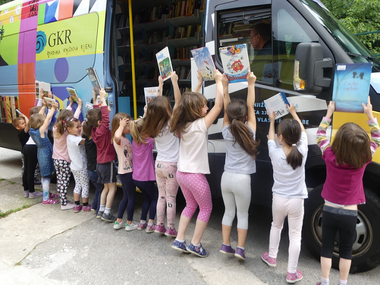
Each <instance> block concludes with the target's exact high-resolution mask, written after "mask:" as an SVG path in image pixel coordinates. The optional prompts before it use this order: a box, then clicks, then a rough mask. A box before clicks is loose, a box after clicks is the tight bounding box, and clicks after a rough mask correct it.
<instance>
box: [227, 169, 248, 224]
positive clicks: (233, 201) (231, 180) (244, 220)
mask: <svg viewBox="0 0 380 285" xmlns="http://www.w3.org/2000/svg"><path fill="white" fill-rule="evenodd" d="M221 189H222V197H223V201H224V207H225V212H224V216H223V220H222V224H223V225H226V226H232V222H233V221H234V219H235V209H236V208H237V227H238V229H243V230H247V229H248V210H249V205H250V203H251V176H250V175H249V174H238V173H230V172H223V175H222V181H221Z"/></svg>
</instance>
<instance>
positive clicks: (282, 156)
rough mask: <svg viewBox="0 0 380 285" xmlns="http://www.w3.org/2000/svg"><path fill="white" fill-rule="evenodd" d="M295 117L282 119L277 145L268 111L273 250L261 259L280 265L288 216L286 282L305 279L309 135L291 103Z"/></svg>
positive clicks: (271, 248) (291, 111) (289, 107)
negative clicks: (301, 265)
mask: <svg viewBox="0 0 380 285" xmlns="http://www.w3.org/2000/svg"><path fill="white" fill-rule="evenodd" d="M287 108H288V110H289V113H290V114H291V115H292V117H293V119H284V120H281V122H280V124H279V125H278V127H277V140H278V142H279V143H280V147H277V146H276V143H275V133H274V122H275V119H274V115H273V114H271V113H270V112H269V111H268V110H267V112H268V116H269V119H270V125H269V134H268V152H269V157H270V159H271V162H272V167H273V180H274V184H273V188H272V192H273V201H272V215H273V222H272V227H271V230H270V237H269V253H267V252H265V253H263V254H262V255H261V259H262V260H263V261H264V262H265V263H266V264H268V265H269V266H271V267H275V266H276V258H277V253H278V247H279V244H280V238H281V230H282V227H283V224H284V220H285V218H286V216H288V224H289V241H290V244H289V256H288V273H287V275H286V281H287V282H288V283H295V282H298V281H300V280H301V279H302V277H303V275H302V273H301V271H299V270H297V264H298V258H299V254H300V250H301V231H302V222H303V215H304V207H303V204H304V199H306V198H307V188H306V184H305V163H306V157H307V151H308V148H307V135H306V132H305V128H304V127H303V125H302V123H301V120H300V119H299V117H298V115H297V111H296V108H295V107H294V106H293V105H292V104H290V106H289V105H288V106H287Z"/></svg>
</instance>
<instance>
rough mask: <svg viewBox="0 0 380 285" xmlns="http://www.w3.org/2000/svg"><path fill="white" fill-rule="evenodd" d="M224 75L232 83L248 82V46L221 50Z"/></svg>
mask: <svg viewBox="0 0 380 285" xmlns="http://www.w3.org/2000/svg"><path fill="white" fill-rule="evenodd" d="M219 53H220V58H221V60H222V64H223V69H224V73H225V74H226V75H227V78H228V80H229V81H230V83H236V82H243V81H247V75H248V69H249V68H250V65H249V57H248V51H247V45H246V44H239V45H234V46H226V47H220V48H219Z"/></svg>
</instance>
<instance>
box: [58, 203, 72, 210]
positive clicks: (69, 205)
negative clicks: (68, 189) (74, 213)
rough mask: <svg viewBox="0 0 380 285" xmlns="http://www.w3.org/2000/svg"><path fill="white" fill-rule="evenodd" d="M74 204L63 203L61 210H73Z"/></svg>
mask: <svg viewBox="0 0 380 285" xmlns="http://www.w3.org/2000/svg"><path fill="white" fill-rule="evenodd" d="M74 206H75V205H74V204H71V203H67V204H66V205H61V210H62V211H65V210H71V209H73V208H74Z"/></svg>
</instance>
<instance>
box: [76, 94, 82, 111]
mask: <svg viewBox="0 0 380 285" xmlns="http://www.w3.org/2000/svg"><path fill="white" fill-rule="evenodd" d="M77 97H78V98H77V99H78V106H79V108H82V104H83V101H82V99H81V98H79V96H77Z"/></svg>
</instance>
